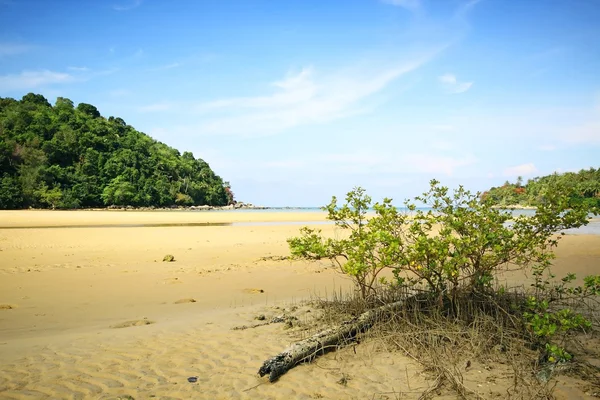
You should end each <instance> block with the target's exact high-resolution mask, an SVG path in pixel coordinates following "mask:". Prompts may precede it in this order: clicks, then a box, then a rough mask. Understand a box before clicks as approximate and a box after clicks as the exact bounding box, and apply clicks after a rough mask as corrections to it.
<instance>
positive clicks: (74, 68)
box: [67, 67, 90, 72]
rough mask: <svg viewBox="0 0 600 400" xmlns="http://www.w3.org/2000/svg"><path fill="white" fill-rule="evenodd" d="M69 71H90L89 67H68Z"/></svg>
mask: <svg viewBox="0 0 600 400" xmlns="http://www.w3.org/2000/svg"><path fill="white" fill-rule="evenodd" d="M67 69H68V70H70V71H77V72H86V71H89V70H90V69H89V68H88V67H67Z"/></svg>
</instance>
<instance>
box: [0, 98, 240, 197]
mask: <svg viewBox="0 0 600 400" xmlns="http://www.w3.org/2000/svg"><path fill="white" fill-rule="evenodd" d="M232 201H233V194H232V192H231V189H230V188H229V184H228V183H226V182H223V180H222V179H221V178H220V177H219V176H218V175H216V174H215V173H214V172H213V171H212V169H211V168H210V167H209V165H208V164H207V163H206V162H204V161H203V160H201V159H196V158H194V156H193V155H192V153H190V152H184V153H183V154H180V153H179V151H177V150H176V149H173V148H171V147H169V146H167V145H165V144H163V143H160V142H157V141H156V140H154V139H152V138H151V137H149V136H147V135H146V134H144V133H141V132H138V131H137V130H135V129H134V128H133V127H132V126H130V125H127V124H126V123H125V121H123V120H122V119H121V118H115V117H109V118H108V119H106V118H104V117H102V116H101V115H100V112H99V111H98V110H97V109H96V107H94V106H93V105H90V104H85V103H81V104H79V105H78V106H77V107H75V106H74V105H73V102H72V101H71V100H69V99H66V98H62V97H59V98H58V99H57V100H56V104H55V105H54V106H52V105H51V104H50V103H49V102H48V101H47V100H46V99H45V98H44V97H43V96H41V95H38V94H33V93H29V94H27V95H25V96H24V97H23V98H22V100H20V101H17V100H14V99H11V98H0V209H18V208H26V207H41V208H80V207H100V206H108V205H121V206H126V205H131V206H156V207H167V206H172V205H205V204H207V205H215V206H219V205H227V204H228V203H231V202H232Z"/></svg>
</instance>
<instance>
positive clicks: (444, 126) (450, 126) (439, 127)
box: [431, 125, 455, 132]
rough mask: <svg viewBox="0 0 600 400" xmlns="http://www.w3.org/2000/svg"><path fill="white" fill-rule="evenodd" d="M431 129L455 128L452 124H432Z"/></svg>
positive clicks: (451, 129)
mask: <svg viewBox="0 0 600 400" xmlns="http://www.w3.org/2000/svg"><path fill="white" fill-rule="evenodd" d="M431 129H433V130H435V131H444V132H449V131H453V130H454V129H455V128H454V126H452V125H432V126H431Z"/></svg>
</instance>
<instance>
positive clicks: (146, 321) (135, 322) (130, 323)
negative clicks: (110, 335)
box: [111, 319, 155, 329]
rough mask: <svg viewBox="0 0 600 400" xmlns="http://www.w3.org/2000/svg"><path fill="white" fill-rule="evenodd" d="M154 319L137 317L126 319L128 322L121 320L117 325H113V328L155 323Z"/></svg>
mask: <svg viewBox="0 0 600 400" xmlns="http://www.w3.org/2000/svg"><path fill="white" fill-rule="evenodd" d="M154 323H155V322H154V321H150V320H149V319H136V320H133V321H126V322H121V323H120V324H116V325H111V328H113V329H120V328H129V327H132V326H144V325H150V324H154Z"/></svg>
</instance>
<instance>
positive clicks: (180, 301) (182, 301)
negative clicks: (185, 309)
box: [173, 298, 196, 304]
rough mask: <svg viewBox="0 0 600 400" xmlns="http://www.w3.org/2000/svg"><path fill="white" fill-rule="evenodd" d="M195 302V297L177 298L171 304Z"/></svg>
mask: <svg viewBox="0 0 600 400" xmlns="http://www.w3.org/2000/svg"><path fill="white" fill-rule="evenodd" d="M195 302H196V299H192V298H189V299H180V300H177V301H176V302H175V303H173V304H185V303H195Z"/></svg>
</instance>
